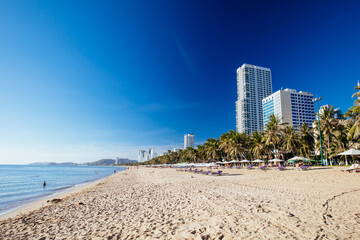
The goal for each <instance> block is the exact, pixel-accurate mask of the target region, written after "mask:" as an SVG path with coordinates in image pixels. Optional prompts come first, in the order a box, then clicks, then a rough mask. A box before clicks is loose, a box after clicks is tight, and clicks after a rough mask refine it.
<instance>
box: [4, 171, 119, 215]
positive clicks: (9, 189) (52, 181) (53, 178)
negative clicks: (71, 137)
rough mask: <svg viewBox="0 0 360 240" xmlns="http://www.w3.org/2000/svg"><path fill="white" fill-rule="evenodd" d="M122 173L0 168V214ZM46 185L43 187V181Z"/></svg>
mask: <svg viewBox="0 0 360 240" xmlns="http://www.w3.org/2000/svg"><path fill="white" fill-rule="evenodd" d="M114 170H116V171H117V172H119V171H123V170H125V168H124V167H99V166H49V165H46V166H38V165H36V166H35V165H0V214H4V213H6V212H9V211H11V210H13V209H15V208H17V207H19V206H22V205H25V204H28V203H30V202H33V201H35V200H38V199H40V198H43V197H46V196H50V195H53V194H56V193H58V192H63V191H66V190H68V189H70V188H73V187H77V186H81V185H84V184H86V183H89V182H92V181H94V180H98V179H101V178H104V177H106V176H109V175H111V174H114ZM44 181H46V186H45V187H43V182H44Z"/></svg>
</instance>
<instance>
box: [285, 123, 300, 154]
mask: <svg viewBox="0 0 360 240" xmlns="http://www.w3.org/2000/svg"><path fill="white" fill-rule="evenodd" d="M282 136H283V139H282V140H283V141H282V149H283V151H284V152H288V153H291V154H292V155H296V154H297V147H298V145H299V138H298V134H297V133H296V132H295V130H294V127H292V126H287V127H286V128H284V129H283V130H282Z"/></svg>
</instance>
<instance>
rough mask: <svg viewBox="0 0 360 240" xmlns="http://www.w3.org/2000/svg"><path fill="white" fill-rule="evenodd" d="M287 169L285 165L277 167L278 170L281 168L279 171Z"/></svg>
mask: <svg viewBox="0 0 360 240" xmlns="http://www.w3.org/2000/svg"><path fill="white" fill-rule="evenodd" d="M285 169H286V167H285V166H278V167H277V170H279V171H284V170H285Z"/></svg>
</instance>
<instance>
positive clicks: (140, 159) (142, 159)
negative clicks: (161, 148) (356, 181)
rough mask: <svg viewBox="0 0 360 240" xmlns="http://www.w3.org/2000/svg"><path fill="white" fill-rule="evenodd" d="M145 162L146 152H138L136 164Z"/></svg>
mask: <svg viewBox="0 0 360 240" xmlns="http://www.w3.org/2000/svg"><path fill="white" fill-rule="evenodd" d="M145 161H147V152H146V151H145V150H139V154H138V162H145Z"/></svg>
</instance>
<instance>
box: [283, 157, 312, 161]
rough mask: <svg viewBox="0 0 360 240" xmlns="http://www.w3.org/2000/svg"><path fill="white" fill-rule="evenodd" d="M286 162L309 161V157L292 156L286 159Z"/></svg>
mask: <svg viewBox="0 0 360 240" xmlns="http://www.w3.org/2000/svg"><path fill="white" fill-rule="evenodd" d="M287 161H288V162H295V161H310V159H307V158H305V157H299V156H295V157H293V158H290V159H288V160H287Z"/></svg>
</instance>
